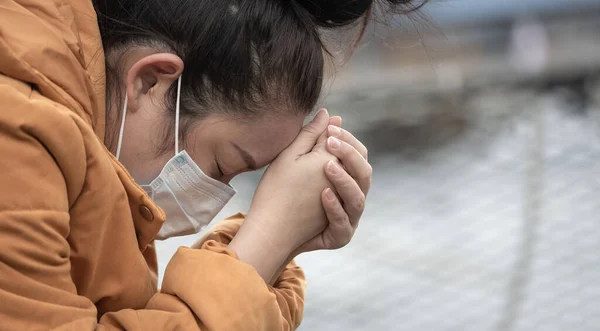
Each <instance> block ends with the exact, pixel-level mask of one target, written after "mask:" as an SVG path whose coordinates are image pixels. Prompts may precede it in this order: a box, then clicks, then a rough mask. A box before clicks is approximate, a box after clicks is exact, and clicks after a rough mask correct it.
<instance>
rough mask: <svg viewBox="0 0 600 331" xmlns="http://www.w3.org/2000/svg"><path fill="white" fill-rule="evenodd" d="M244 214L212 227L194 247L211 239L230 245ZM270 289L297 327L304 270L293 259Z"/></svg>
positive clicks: (300, 317)
mask: <svg viewBox="0 0 600 331" xmlns="http://www.w3.org/2000/svg"><path fill="white" fill-rule="evenodd" d="M244 218H245V216H244V214H242V213H238V214H235V215H233V216H231V217H229V218H227V219H225V220H223V221H222V222H220V223H219V224H217V225H215V226H214V227H213V228H211V229H210V231H208V232H207V233H206V234H205V235H204V236H203V237H202V238H200V239H199V240H198V241H197V242H196V243H194V245H192V247H193V248H200V247H202V246H203V245H204V246H205V247H206V245H207V243H208V242H210V241H216V242H218V243H219V244H222V245H228V244H229V243H230V242H231V240H232V239H233V237H234V236H235V234H236V233H237V232H238V230H239V228H240V226H241V225H242V222H243V221H244ZM269 290H270V291H271V292H272V293H273V294H275V296H276V298H277V302H278V303H279V307H280V309H281V313H282V314H283V316H284V318H285V320H286V321H287V323H288V324H289V325H291V326H293V327H294V328H297V327H298V326H299V325H300V322H301V321H302V317H303V314H304V296H305V291H306V278H305V276H304V272H303V271H302V269H301V268H300V267H298V266H297V265H296V263H295V262H294V261H291V262H290V263H289V264H288V265H287V266H286V267H285V268H284V269H283V271H282V272H281V274H280V275H279V276H278V278H277V280H276V281H275V283H274V284H273V286H269Z"/></svg>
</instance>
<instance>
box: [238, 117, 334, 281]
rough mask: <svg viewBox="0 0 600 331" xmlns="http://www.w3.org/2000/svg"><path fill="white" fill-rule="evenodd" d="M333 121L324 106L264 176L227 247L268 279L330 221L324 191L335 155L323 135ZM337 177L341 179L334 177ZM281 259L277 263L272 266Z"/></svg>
mask: <svg viewBox="0 0 600 331" xmlns="http://www.w3.org/2000/svg"><path fill="white" fill-rule="evenodd" d="M328 124H329V115H328V114H327V112H326V111H321V112H319V113H318V114H317V116H315V118H314V119H313V121H312V122H311V123H310V124H308V125H307V126H305V127H304V128H303V129H302V132H300V134H299V135H298V137H297V138H296V139H295V140H294V142H293V143H292V144H291V145H290V146H289V147H288V148H287V149H286V150H285V151H283V152H282V153H281V154H280V155H279V156H278V157H277V159H276V160H275V161H273V163H272V164H271V165H270V166H269V168H268V169H267V171H266V172H265V174H264V175H263V177H262V179H261V181H260V183H259V184H258V187H257V189H256V192H255V194H254V198H253V200H252V204H251V206H250V209H249V211H248V214H247V216H246V220H245V221H244V224H243V225H242V227H241V228H240V230H239V232H238V233H237V235H236V236H235V237H234V239H233V240H232V241H231V243H230V245H229V247H230V248H231V249H232V250H234V251H235V252H236V253H237V254H238V257H239V258H240V260H242V261H244V262H246V263H248V264H250V265H252V266H254V267H255V269H256V270H257V271H258V272H259V274H260V275H261V276H262V277H263V278H264V279H265V280H266V281H268V280H269V279H270V277H271V276H272V275H273V274H274V273H275V271H276V270H277V268H278V267H279V266H280V265H281V263H283V262H284V261H285V259H286V257H288V256H289V255H290V254H291V253H292V251H294V250H295V249H296V248H297V247H298V246H300V245H301V244H302V243H305V242H307V241H308V240H309V239H311V238H313V237H315V236H316V235H318V234H319V233H321V232H323V231H324V230H325V228H326V227H327V224H328V223H329V222H328V221H327V216H326V214H325V211H324V209H323V208H322V201H321V194H320V193H321V192H323V191H324V190H325V189H327V188H329V189H330V190H331V188H332V187H333V186H332V185H331V183H330V182H329V180H328V178H327V176H326V174H325V173H324V172H323V166H324V165H325V164H327V163H328V162H329V161H337V158H336V157H335V156H333V155H332V154H330V153H329V152H328V151H327V147H326V140H325V139H319V137H321V136H322V133H323V132H325V131H326V128H327V125H328ZM336 179H337V178H336ZM275 260H277V261H278V263H279V264H276V265H273V264H274V261H275Z"/></svg>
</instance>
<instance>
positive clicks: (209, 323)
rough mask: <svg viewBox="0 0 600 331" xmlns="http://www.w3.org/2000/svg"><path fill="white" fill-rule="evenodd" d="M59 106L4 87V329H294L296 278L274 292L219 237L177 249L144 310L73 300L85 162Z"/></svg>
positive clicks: (0, 97)
mask: <svg viewBox="0 0 600 331" xmlns="http://www.w3.org/2000/svg"><path fill="white" fill-rule="evenodd" d="M33 93H35V92H33ZM57 108H60V107H59V106H57V105H54V104H51V103H50V102H48V101H45V100H42V99H41V98H37V99H35V98H31V97H27V96H24V95H22V94H20V93H16V92H15V91H14V90H11V87H7V86H2V85H0V248H1V249H0V321H1V322H0V325H1V326H0V328H1V329H3V330H60V331H65V330H81V331H85V330H140V331H141V330H144V331H145V330H184V331H186V330H189V331H200V330H274V331H280V330H281V331H283V330H291V329H294V328H295V327H296V326H297V324H298V323H299V320H300V319H299V316H300V315H301V309H302V305H301V304H299V303H300V302H301V300H302V295H303V294H302V293H303V290H302V288H303V284H302V283H303V281H302V277H301V276H299V275H301V272H300V271H299V270H295V271H293V272H292V274H294V275H297V276H298V277H296V278H294V277H292V276H286V277H282V279H281V281H280V286H279V289H277V290H276V289H274V288H271V287H269V286H268V285H267V284H265V282H264V281H263V280H262V278H260V276H259V275H258V274H257V273H256V272H255V270H254V269H253V268H252V267H250V266H249V265H246V264H244V263H242V262H241V261H239V260H238V259H237V258H236V256H235V254H234V253H233V252H231V251H229V250H228V249H227V248H226V247H225V245H224V244H221V243H219V242H218V241H216V240H208V241H206V242H205V243H204V244H203V245H202V247H201V249H192V248H181V249H180V250H179V251H178V252H177V253H176V254H175V256H174V257H173V259H172V260H171V262H170V263H169V265H168V268H167V271H166V273H165V278H164V281H163V288H162V290H161V292H160V293H157V294H156V295H155V296H153V297H152V298H151V299H150V301H149V302H148V303H147V306H146V307H145V308H144V309H137V310H134V309H124V310H120V311H116V312H111V313H107V314H104V315H103V316H102V318H100V319H99V318H98V315H97V309H96V307H95V305H94V303H93V302H91V301H90V300H89V299H88V298H86V297H84V296H81V295H79V294H78V290H77V288H76V286H75V283H74V281H73V279H72V278H71V265H70V260H69V255H70V249H71V248H70V245H69V242H68V238H69V232H70V214H69V209H70V206H71V205H72V204H73V203H74V202H75V201H77V198H78V196H79V194H80V193H81V192H82V187H83V186H84V178H85V162H77V160H85V157H86V156H85V155H86V154H85V149H84V148H83V147H82V138H81V134H82V131H81V129H80V128H79V126H78V125H79V124H77V123H78V122H77V121H78V119H77V118H71V117H72V116H74V115H72V114H70V113H69V112H67V111H66V110H64V111H62V112H61V111H60V109H57ZM50 112H51V114H52V115H48V114H49V113H50ZM57 132H58V133H60V134H58V133H57ZM78 135H79V136H78ZM65 137H68V138H69V139H64V138H65ZM132 277H135V275H132ZM292 306H294V308H295V309H296V310H292V309H291V307H292ZM292 315H294V316H292Z"/></svg>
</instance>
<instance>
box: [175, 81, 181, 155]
mask: <svg viewBox="0 0 600 331" xmlns="http://www.w3.org/2000/svg"><path fill="white" fill-rule="evenodd" d="M180 101H181V75H179V78H178V79H177V103H176V104H175V155H177V153H179V102H180Z"/></svg>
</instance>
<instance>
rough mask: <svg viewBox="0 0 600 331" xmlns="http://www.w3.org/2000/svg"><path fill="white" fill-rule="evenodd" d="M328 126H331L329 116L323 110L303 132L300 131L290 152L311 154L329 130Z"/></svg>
mask: <svg viewBox="0 0 600 331" xmlns="http://www.w3.org/2000/svg"><path fill="white" fill-rule="evenodd" d="M327 125H329V114H328V113H327V110H325V109H321V110H320V111H319V112H318V113H317V115H315V118H313V120H312V121H311V122H310V123H308V124H307V125H305V126H304V127H303V128H302V131H300V133H299V134H298V136H297V137H296V139H295V140H294V142H293V143H292V144H291V145H290V147H289V148H288V150H289V151H291V152H292V153H295V154H297V155H302V154H306V153H308V152H310V151H311V149H312V148H313V146H315V144H316V142H317V140H318V139H319V137H320V136H321V135H322V134H323V132H324V131H325V129H326V128H327Z"/></svg>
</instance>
